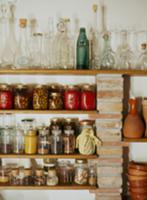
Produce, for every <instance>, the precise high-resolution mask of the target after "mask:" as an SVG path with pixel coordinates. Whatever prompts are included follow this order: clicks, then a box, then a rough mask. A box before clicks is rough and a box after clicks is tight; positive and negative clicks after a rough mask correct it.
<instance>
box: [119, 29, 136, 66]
mask: <svg viewBox="0 0 147 200" xmlns="http://www.w3.org/2000/svg"><path fill="white" fill-rule="evenodd" d="M120 36H121V43H120V45H119V46H118V48H117V50H116V60H117V62H116V67H117V69H132V68H133V67H135V65H134V62H135V56H134V53H133V52H132V50H131V47H130V45H129V42H128V33H127V31H121V33H120Z"/></svg>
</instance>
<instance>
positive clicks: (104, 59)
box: [101, 33, 116, 69]
mask: <svg viewBox="0 0 147 200" xmlns="http://www.w3.org/2000/svg"><path fill="white" fill-rule="evenodd" d="M115 64H116V63H115V54H114V52H113V51H112V48H111V44H110V35H109V34H108V33H104V35H103V50H102V53H101V69H113V68H114V67H115Z"/></svg>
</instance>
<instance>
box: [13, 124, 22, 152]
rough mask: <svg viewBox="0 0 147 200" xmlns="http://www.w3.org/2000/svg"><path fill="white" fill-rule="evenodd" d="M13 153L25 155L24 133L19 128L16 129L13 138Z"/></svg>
mask: <svg viewBox="0 0 147 200" xmlns="http://www.w3.org/2000/svg"><path fill="white" fill-rule="evenodd" d="M13 153H16V154H23V153H24V131H23V129H22V128H21V127H19V126H18V127H16V128H15V133H14V137H13Z"/></svg>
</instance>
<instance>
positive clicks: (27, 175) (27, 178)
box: [23, 168, 34, 186]
mask: <svg viewBox="0 0 147 200" xmlns="http://www.w3.org/2000/svg"><path fill="white" fill-rule="evenodd" d="M33 182H34V181H33V176H32V170H31V168H25V169H24V178H23V185H25V186H28V185H33V184H34V183H33Z"/></svg>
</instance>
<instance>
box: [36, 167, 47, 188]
mask: <svg viewBox="0 0 147 200" xmlns="http://www.w3.org/2000/svg"><path fill="white" fill-rule="evenodd" d="M45 184H46V178H45V176H44V173H43V169H36V170H35V177H34V185H37V186H41V185H45Z"/></svg>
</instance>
